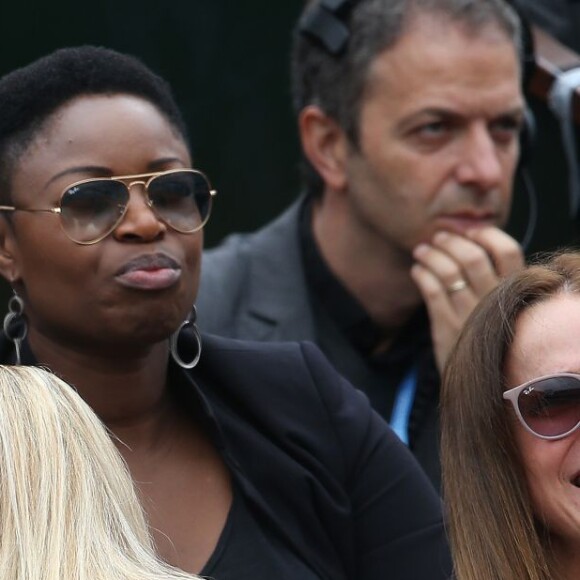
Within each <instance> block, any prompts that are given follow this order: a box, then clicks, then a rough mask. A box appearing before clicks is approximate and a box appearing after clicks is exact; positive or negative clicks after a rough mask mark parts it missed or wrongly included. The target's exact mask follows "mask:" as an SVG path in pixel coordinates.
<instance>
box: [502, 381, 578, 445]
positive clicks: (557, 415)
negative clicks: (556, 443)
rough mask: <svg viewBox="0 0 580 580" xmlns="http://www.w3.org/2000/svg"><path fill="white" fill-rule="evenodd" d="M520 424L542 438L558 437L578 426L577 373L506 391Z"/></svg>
mask: <svg viewBox="0 0 580 580" xmlns="http://www.w3.org/2000/svg"><path fill="white" fill-rule="evenodd" d="M503 398H504V399H507V400H508V401H510V402H511V404H512V405H513V407H514V410H515V412H516V415H517V417H518V419H519V420H520V422H521V424H522V425H523V426H524V427H525V429H526V430H528V431H529V432H530V433H532V434H533V435H535V436H536V437H540V438H541V439H561V438H563V437H566V436H567V435H570V433H572V432H573V431H575V430H576V429H577V428H578V427H579V426H580V375H578V374H574V373H558V374H554V375H546V376H543V377H538V378H536V379H532V380H531V381H528V382H527V383H524V384H523V385H520V386H519V387H514V388H513V389H509V390H508V391H505V393H504V394H503Z"/></svg>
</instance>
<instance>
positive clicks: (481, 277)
mask: <svg viewBox="0 0 580 580" xmlns="http://www.w3.org/2000/svg"><path fill="white" fill-rule="evenodd" d="M413 257H414V258H415V260H416V261H417V263H416V264H415V265H414V266H413V267H412V268H411V276H412V278H413V280H414V281H415V283H416V284H417V286H418V287H419V290H420V291H421V294H422V296H423V300H425V304H426V306H427V311H428V313H429V318H430V320H431V336H432V339H433V347H434V350H435V358H436V361H437V366H438V367H439V371H442V370H443V367H444V365H445V362H446V360H447V357H448V356H449V353H450V352H451V349H452V348H453V345H454V344H455V341H456V340H457V337H458V335H459V332H460V331H461V328H462V327H463V324H464V323H465V320H466V319H467V317H468V316H469V314H470V313H471V311H472V310H473V309H474V308H475V306H476V304H477V303H478V302H479V301H480V300H481V299H482V298H483V297H484V296H485V295H486V294H487V293H488V292H489V291H490V290H492V289H493V288H495V287H496V286H497V284H498V283H499V281H500V280H501V279H502V278H504V277H505V276H507V275H508V274H511V273H512V272H515V271H516V270H518V269H519V268H522V267H523V265H524V256H523V252H522V249H521V247H520V245H519V244H518V243H517V242H516V241H515V240H514V239H513V238H511V237H510V236H509V235H508V234H506V233H505V232H503V231H502V230H500V229H498V228H495V227H485V228H477V229H474V230H470V231H469V232H467V234H466V235H459V234H455V233H451V232H444V231H441V232H438V233H437V234H435V236H433V239H432V241H431V243H430V244H420V245H419V246H417V247H416V248H415V250H414V251H413Z"/></svg>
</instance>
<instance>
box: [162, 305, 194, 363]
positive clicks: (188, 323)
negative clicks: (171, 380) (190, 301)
mask: <svg viewBox="0 0 580 580" xmlns="http://www.w3.org/2000/svg"><path fill="white" fill-rule="evenodd" d="M196 320H197V310H196V309H195V306H194V307H193V310H192V312H191V317H190V318H188V319H187V320H184V321H183V322H182V323H181V324H180V326H179V328H178V329H177V330H176V331H175V332H174V333H173V334H172V335H171V337H170V338H169V352H170V353H171V356H172V357H173V360H174V361H175V362H176V363H177V364H178V365H179V366H180V367H181V368H182V369H192V368H193V367H195V366H196V365H197V363H198V362H199V359H200V358H201V335H200V334H199V330H198V328H197V326H196V324H195V321H196ZM187 327H191V330H192V331H193V336H194V338H195V342H196V343H197V352H196V353H195V356H194V357H193V360H191V361H190V362H186V361H184V360H183V359H182V358H181V356H180V355H179V346H178V342H179V335H180V334H181V331H182V330H183V329H184V328H187Z"/></svg>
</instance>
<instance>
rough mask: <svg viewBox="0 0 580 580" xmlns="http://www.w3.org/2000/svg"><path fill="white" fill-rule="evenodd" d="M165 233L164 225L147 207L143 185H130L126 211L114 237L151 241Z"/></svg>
mask: <svg viewBox="0 0 580 580" xmlns="http://www.w3.org/2000/svg"><path fill="white" fill-rule="evenodd" d="M166 231H167V226H166V225H165V223H164V222H163V221H162V220H161V219H160V218H159V217H158V216H157V214H156V213H155V212H154V211H153V209H152V208H151V207H150V206H149V203H148V197H147V194H146V191H145V184H143V183H141V182H139V183H131V184H130V185H129V200H128V202H127V210H126V211H125V215H124V216H123V219H122V220H121V223H120V224H119V225H118V226H117V227H116V229H115V237H117V238H119V239H126V240H127V239H134V240H140V241H152V240H155V239H157V238H159V237H161V236H163V234H164V233H165V232H166Z"/></svg>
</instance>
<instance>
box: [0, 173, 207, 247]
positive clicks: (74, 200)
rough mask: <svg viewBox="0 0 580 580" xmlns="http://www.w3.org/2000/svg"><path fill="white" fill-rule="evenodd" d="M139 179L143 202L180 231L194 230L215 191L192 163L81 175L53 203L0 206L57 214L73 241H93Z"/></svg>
mask: <svg viewBox="0 0 580 580" xmlns="http://www.w3.org/2000/svg"><path fill="white" fill-rule="evenodd" d="M135 185H142V186H143V188H144V195H145V197H146V200H147V205H148V206H149V207H150V208H151V211H153V213H154V214H155V215H156V216H157V217H158V218H159V219H160V220H161V221H162V222H163V223H165V224H166V225H167V226H169V227H170V228H172V229H173V230H175V231H177V232H180V233H182V234H192V233H194V232H197V231H198V230H200V229H201V228H202V227H203V226H204V225H205V223H206V222H207V220H208V219H209V215H210V213H211V206H212V198H213V196H215V195H216V193H217V192H216V191H215V190H214V189H212V188H211V186H210V183H209V180H208V179H207V177H206V176H205V175H204V174H203V173H201V171H197V170H196V169H171V170H169V171H159V172H156V173H142V174H138V175H118V176H114V177H96V178H92V179H83V180H82V181H77V182H75V183H73V184H72V185H69V186H68V187H67V188H66V189H65V190H64V191H63V193H62V195H61V198H60V202H59V204H58V206H56V207H51V208H25V207H17V206H11V205H0V211H25V212H48V213H53V214H57V215H58V216H59V217H60V223H61V226H62V229H63V231H64V233H65V234H66V235H67V236H68V237H69V238H70V239H71V240H72V241H73V242H76V243H77V244H83V245H89V244H96V243H97V242H100V241H101V240H102V239H104V238H106V237H107V236H108V235H109V234H110V233H111V232H112V231H113V230H114V229H115V228H116V227H117V226H118V225H119V224H120V223H121V221H122V220H123V217H124V216H125V214H126V213H127V207H128V205H129V198H130V189H131V188H132V187H133V186H135Z"/></svg>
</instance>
